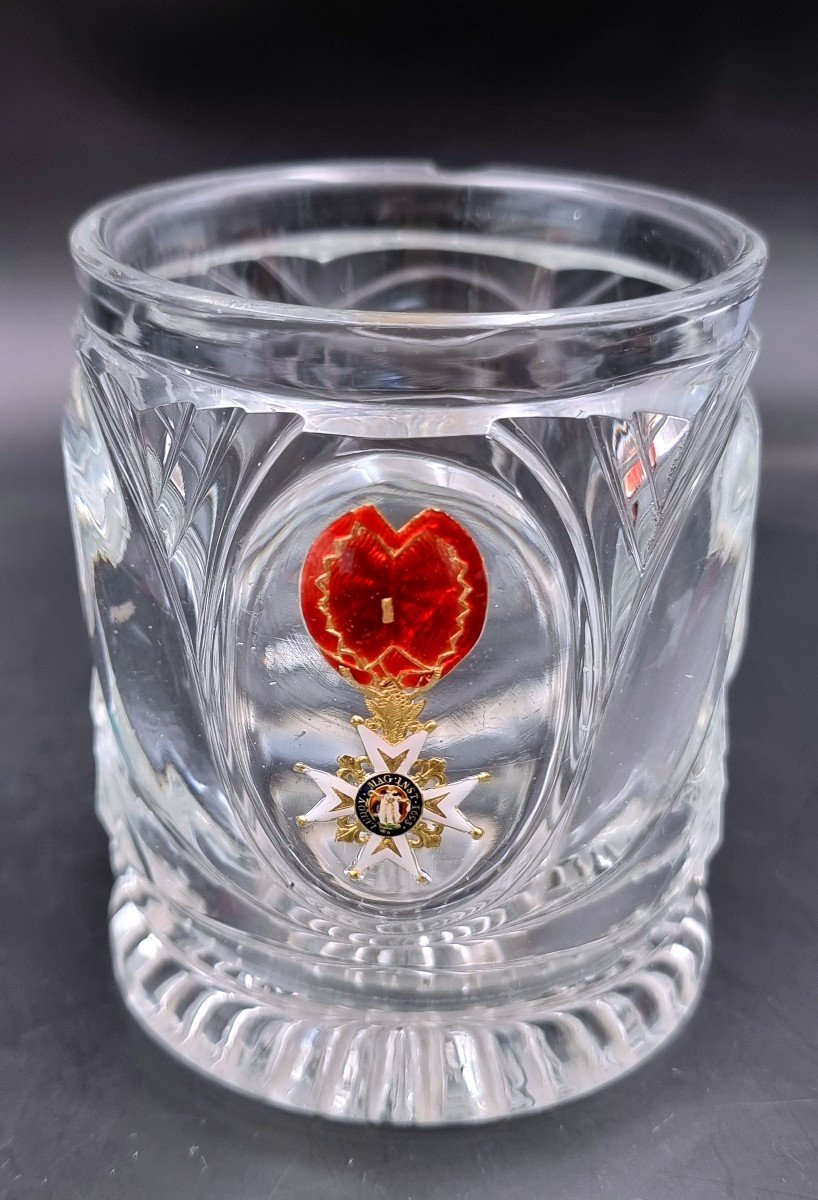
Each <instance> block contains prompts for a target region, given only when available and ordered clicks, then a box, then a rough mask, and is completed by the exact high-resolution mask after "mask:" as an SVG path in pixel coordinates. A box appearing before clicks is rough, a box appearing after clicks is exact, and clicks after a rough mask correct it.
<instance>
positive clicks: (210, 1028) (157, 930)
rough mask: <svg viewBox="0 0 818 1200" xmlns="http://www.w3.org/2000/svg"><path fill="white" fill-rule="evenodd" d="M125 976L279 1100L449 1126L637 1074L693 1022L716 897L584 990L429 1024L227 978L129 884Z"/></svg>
mask: <svg viewBox="0 0 818 1200" xmlns="http://www.w3.org/2000/svg"><path fill="white" fill-rule="evenodd" d="M111 941H112V947H113V958H114V967H115V971H116V976H117V979H118V982H119V985H120V988H121V989H122V993H123V996H124V997H125V1000H126V1003H127V1005H128V1008H129V1009H130V1011H131V1013H132V1014H133V1016H134V1017H136V1019H137V1020H138V1022H139V1023H140V1024H141V1025H142V1026H143V1027H144V1029H145V1030H146V1031H147V1032H148V1033H149V1034H150V1035H151V1036H152V1037H153V1038H155V1039H156V1040H157V1041H158V1042H159V1043H160V1044H161V1045H162V1046H163V1047H164V1048H165V1049H166V1050H168V1051H170V1052H171V1053H172V1054H173V1055H175V1056H176V1057H177V1058H179V1059H181V1060H182V1061H183V1062H184V1063H186V1064H187V1065H188V1066H190V1067H193V1068H195V1069H197V1070H199V1071H203V1072H204V1073H205V1074H207V1075H209V1076H210V1077H212V1078H215V1079H218V1080H219V1081H220V1082H221V1083H223V1084H226V1085H227V1086H228V1087H230V1088H233V1089H235V1090H236V1091H238V1092H242V1093H244V1094H246V1095H249V1096H252V1097H254V1098H255V1099H258V1100H262V1101H264V1102H267V1103H270V1104H276V1105H281V1106H283V1107H286V1108H290V1109H294V1110H297V1111H300V1112H305V1113H311V1114H319V1115H321V1116H325V1117H332V1118H335V1119H339V1120H348V1121H371V1122H385V1123H390V1124H395V1125H438V1124H451V1123H460V1122H469V1123H471V1122H480V1121H491V1120H496V1119H498V1118H501V1117H506V1116H513V1115H515V1114H523V1113H533V1112H537V1111H538V1110H541V1109H545V1108H549V1107H551V1106H552V1105H555V1104H559V1103H562V1102H564V1101H566V1100H571V1099H574V1098H576V1097H578V1096H582V1095H584V1094H586V1093H588V1092H592V1091H594V1090H595V1089H596V1088H599V1087H602V1086H603V1085H604V1084H607V1083H610V1082H611V1081H612V1080H614V1079H616V1078H617V1077H618V1076H620V1075H624V1074H626V1073H627V1072H629V1071H631V1070H633V1069H634V1068H635V1067H636V1066H638V1065H639V1064H640V1063H641V1062H643V1061H644V1060H645V1059H646V1058H648V1057H649V1056H650V1055H652V1054H654V1053H656V1051H657V1050H659V1049H660V1048H661V1047H662V1046H663V1045H664V1044H665V1043H666V1042H667V1041H668V1040H669V1039H670V1038H672V1037H673V1036H674V1034H675V1033H676V1032H677V1031H678V1030H679V1028H680V1027H681V1026H682V1025H683V1024H684V1022H685V1021H686V1020H687V1018H688V1017H689V1016H690V1014H691V1013H692V1011H693V1009H694V1008H695V1005H696V1002H697V1000H698V997H699V994H700V992H701V987H702V982H703V979H704V975H705V971H706V968H707V963H708V959H709V952H710V934H709V913H708V907H707V900H706V896H705V894H704V891H703V890H699V891H696V892H695V893H694V894H693V896H692V897H688V898H687V906H686V907H683V906H680V907H679V908H678V909H677V910H675V911H674V912H673V913H671V914H669V915H668V917H667V918H666V919H665V920H663V921H662V922H661V924H660V925H658V926H657V927H656V928H655V929H654V930H653V931H652V932H651V935H650V937H649V938H648V939H647V940H646V944H647V946H648V947H649V949H647V950H646V953H645V956H644V957H643V958H641V959H639V960H638V961H633V960H632V958H631V957H630V956H625V957H624V958H623V959H622V960H621V961H620V962H619V963H617V964H616V965H615V967H614V968H612V969H610V970H609V971H608V972H607V974H606V976H605V977H604V978H603V979H601V980H598V981H597V982H595V983H594V984H593V985H591V986H589V987H588V988H587V989H585V990H582V991H575V992H573V994H571V995H570V996H565V997H563V999H562V1001H561V999H560V997H559V996H558V995H550V996H543V997H542V998H540V999H535V1000H528V1001H526V1002H525V1003H523V1004H516V1003H514V1001H513V1000H509V1003H508V1004H507V1005H506V1006H502V1007H492V1008H486V1009H481V1008H478V1007H472V1008H464V1009H459V1010H457V1009H453V1010H451V1011H449V1012H447V1013H440V1012H434V1013H429V1014H428V1015H426V1014H423V1013H418V1012H410V1013H406V1014H403V1015H401V1014H399V1013H397V1012H395V1011H394V1010H389V1011H386V1012H383V1013H382V1014H379V1013H378V1012H377V1011H371V1010H370V1011H366V1010H362V1009H351V1008H350V1009H344V1008H342V1007H340V1006H339V1007H336V1008H335V1009H334V1010H329V1009H328V1008H327V1007H326V1005H311V1004H309V1003H305V1002H304V1001H303V999H300V998H295V997H291V996H287V995H286V993H285V992H282V993H281V994H276V993H275V991H273V990H270V991H269V992H268V993H267V994H266V995H265V996H264V997H263V998H262V997H261V996H260V995H259V994H258V993H255V994H254V993H253V992H252V991H251V990H245V989H244V988H241V987H240V986H238V985H237V983H236V981H228V980H226V979H225V978H224V977H223V976H221V977H220V971H219V964H218V962H214V963H213V965H212V966H210V967H208V966H207V965H206V961H205V960H206V959H207V958H210V959H213V958H215V957H216V956H215V955H214V953H213V951H214V944H213V943H211V944H210V945H208V946H206V945H204V944H199V945H193V944H191V935H190V931H189V930H188V929H185V928H184V925H183V923H181V922H177V921H175V919H174V917H173V915H172V914H171V913H170V911H169V910H168V909H167V908H165V907H163V905H162V903H161V901H159V900H158V899H157V898H156V896H155V895H154V894H152V893H151V891H150V890H149V889H148V888H147V887H146V886H145V885H144V883H143V882H142V881H140V880H139V879H137V878H135V877H128V876H126V877H124V878H123V879H121V880H120V881H119V883H118V884H117V886H116V888H115V890H114V895H113V899H112V918H111Z"/></svg>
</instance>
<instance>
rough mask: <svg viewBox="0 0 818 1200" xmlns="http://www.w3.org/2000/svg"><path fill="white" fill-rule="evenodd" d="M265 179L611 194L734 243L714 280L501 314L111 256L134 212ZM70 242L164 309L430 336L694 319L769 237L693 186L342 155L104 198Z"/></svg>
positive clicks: (87, 261)
mask: <svg viewBox="0 0 818 1200" xmlns="http://www.w3.org/2000/svg"><path fill="white" fill-rule="evenodd" d="M265 183H266V184H267V185H268V186H269V189H270V190H271V191H274V190H277V189H278V190H281V189H286V188H296V187H299V186H301V187H303V186H305V185H309V186H310V187H312V188H320V187H322V186H323V187H337V186H339V185H343V184H345V183H347V184H355V183H358V184H364V183H369V184H370V185H372V186H374V187H377V186H378V185H379V184H383V185H384V186H391V187H394V186H396V185H400V184H401V183H403V184H406V185H407V186H423V185H427V186H438V187H451V188H493V189H506V190H511V189H520V188H527V189H529V190H532V191H535V192H536V191H538V190H539V191H541V192H543V193H544V194H549V195H551V196H554V195H562V196H563V197H565V198H566V199H574V200H576V201H586V202H587V201H592V200H595V201H597V202H605V201H608V202H610V203H613V204H617V205H619V206H620V207H626V208H630V209H631V210H632V211H634V212H636V211H642V212H650V211H654V212H656V214H657V216H660V215H661V217H662V218H664V219H665V220H670V221H673V220H674V219H675V220H676V221H678V222H680V223H682V224H684V225H686V226H687V227H688V228H690V229H692V230H693V232H694V233H696V234H697V235H698V236H699V237H700V238H702V239H703V240H705V239H707V238H708V237H709V238H710V239H711V240H712V239H713V238H714V237H716V238H718V239H720V240H721V241H724V242H729V241H732V242H734V243H735V246H736V250H735V252H734V253H733V254H732V256H731V258H730V261H729V262H728V263H727V265H726V266H725V267H723V268H722V269H721V270H719V271H717V272H716V273H715V274H713V275H711V276H709V277H708V278H706V279H703V280H700V281H697V282H693V283H688V284H683V285H681V286H680V287H676V288H670V289H669V290H667V291H665V292H662V293H659V294H657V295H653V296H648V297H642V298H637V299H628V300H616V301H613V302H609V303H603V304H589V305H582V306H574V307H565V308H540V309H531V310H517V309H513V310H507V311H492V312H451V311H439V310H417V311H411V312H402V311H394V310H380V309H367V308H365V309H360V308H344V307H331V308H330V307H317V306H310V305H302V304H289V303H284V302H281V301H273V300H262V299H255V298H248V297H243V296H235V295H231V294H229V293H225V292H219V291H211V290H208V289H206V288H200V287H197V286H194V285H191V284H187V283H179V282H177V281H175V280H172V279H166V278H164V277H163V276H161V275H159V274H154V273H152V272H150V271H146V270H141V269H140V268H137V267H134V266H131V265H129V264H128V263H126V262H123V261H122V259H121V258H119V257H118V256H117V255H115V254H114V253H113V250H112V248H111V245H110V233H111V231H113V232H116V230H117V228H118V227H119V226H121V224H122V223H124V222H125V221H126V220H128V219H131V220H135V219H137V218H138V216H139V215H140V214H144V213H145V212H146V210H149V209H150V207H151V206H155V207H156V210H157V213H158V212H159V211H160V210H161V206H162V205H167V204H169V203H179V202H183V201H184V199H185V198H190V199H191V200H192V199H196V198H201V197H202V195H204V194H206V193H207V192H208V191H211V190H213V191H216V190H218V189H219V188H222V187H226V186H231V185H232V186H234V187H237V188H239V189H245V188H246V189H248V190H253V189H256V190H257V189H258V188H259V187H260V186H263V185H264V184H265ZM117 223H119V225H118V224H117ZM456 236H457V232H456V231H452V237H456ZM70 248H71V254H72V257H73V259H74V262H75V263H76V265H77V267H78V268H79V269H80V271H81V272H83V273H85V274H87V275H88V276H89V277H90V278H91V279H93V280H96V281H98V282H99V283H102V284H103V285H106V286H108V287H111V288H113V289H115V290H116V291H119V292H123V293H127V294H128V295H130V296H132V297H134V298H137V299H141V300H146V301H152V302H154V303H156V304H158V305H160V306H168V305H170V306H172V307H177V306H178V308H180V309H184V310H186V311H188V312H191V313H195V314H197V315H198V316H201V317H205V318H208V317H209V318H210V319H211V320H214V321H217V320H218V319H219V318H223V319H228V320H231V321H235V320H236V319H239V320H240V319H242V318H246V319H247V320H250V321H253V322H266V323H271V324H282V323H286V324H289V325H293V326H298V325H315V324H321V325H324V326H327V325H330V326H332V325H334V326H337V327H344V326H361V325H364V326H366V327H367V328H368V329H369V330H380V331H381V332H383V333H389V332H392V333H394V332H396V331H397V330H399V329H403V330H411V331H412V332H414V333H415V334H416V335H417V334H421V335H422V333H423V332H424V331H428V332H429V333H439V332H440V331H441V330H447V331H453V332H456V331H459V330H460V331H468V330H481V329H493V330H498V329H502V328H507V329H513V328H515V327H519V326H536V327H539V328H543V329H545V328H550V329H559V328H569V329H570V328H572V327H578V326H579V327H581V326H588V325H593V326H599V325H608V324H621V323H626V322H627V323H631V324H638V323H639V322H640V321H643V320H644V321H656V320H657V319H660V320H661V319H667V318H672V317H674V316H677V317H685V316H690V315H691V314H692V313H694V312H701V311H702V310H707V309H715V308H721V307H724V306H725V305H726V304H729V303H730V302H731V301H733V300H735V299H738V298H741V297H742V296H744V295H748V294H751V293H752V292H753V291H754V290H755V288H756V287H757V286H758V283H759V281H760V278H761V273H762V270H763V267H764V263H765V261H766V244H765V242H764V239H763V237H762V236H761V235H760V234H759V233H758V232H757V231H756V230H754V229H753V228H752V227H751V226H749V225H747V224H746V223H745V222H744V221H743V220H741V219H740V218H738V217H736V216H735V215H733V214H732V213H730V212H728V211H726V210H724V209H722V208H720V207H718V206H715V205H711V204H709V203H706V202H704V201H700V200H697V199H694V198H692V197H689V196H687V195H685V194H683V193H679V192H675V191H672V190H666V189H663V188H655V187H652V186H648V185H644V184H640V183H632V182H629V181H624V180H619V179H615V178H609V177H606V176H603V175H593V174H584V173H583V174H575V173H573V172H566V171H550V170H539V169H537V168H527V167H507V166H502V165H499V166H493V165H492V166H481V167H474V168H466V169H460V168H445V167H438V166H436V165H435V164H434V163H432V162H428V161H424V160H412V159H363V160H362V159H336V160H327V161H306V162H293V163H283V164H274V165H264V166H255V167H243V168H238V169H231V170H226V171H216V172H209V173H205V174H197V175H188V176H184V177H181V178H179V179H175V180H170V181H167V182H162V183H158V184H154V185H152V186H148V187H143V188H136V189H133V190H129V191H126V192H123V193H121V194H119V195H116V196H114V197H112V198H110V199H108V200H105V201H103V202H101V203H100V204H97V205H95V206H94V207H93V208H91V209H89V210H88V211H87V212H86V213H85V214H84V215H83V216H82V217H80V219H79V220H78V221H77V222H76V223H75V225H74V226H73V227H72V229H71V232H70Z"/></svg>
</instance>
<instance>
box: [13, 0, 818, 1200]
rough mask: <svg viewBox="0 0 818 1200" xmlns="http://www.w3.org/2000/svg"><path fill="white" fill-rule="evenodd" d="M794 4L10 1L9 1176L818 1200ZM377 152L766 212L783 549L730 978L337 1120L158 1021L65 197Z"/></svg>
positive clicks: (739, 745) (815, 479) (810, 160)
mask: <svg viewBox="0 0 818 1200" xmlns="http://www.w3.org/2000/svg"><path fill="white" fill-rule="evenodd" d="M768 7H769V11H767V12H766V14H762V15H757V14H756V15H753V14H752V13H750V12H749V11H744V12H742V11H741V9H740V7H739V6H735V5H731V4H727V3H723V4H719V3H710V4H704V3H701V4H700V3H685V2H679V0H668V2H666V3H663V4H657V3H655V0H654V3H652V4H647V3H635V2H630V3H622V4H619V5H617V6H609V5H604V4H600V3H587V2H583V0H575V2H574V3H573V4H561V3H553V4H551V5H540V6H539V7H538V8H537V9H536V10H535V9H528V8H526V7H524V6H517V5H515V4H510V5H505V6H503V5H501V6H498V11H497V12H495V13H493V14H492V13H485V12H483V11H481V10H479V9H478V8H476V7H475V8H472V7H470V6H466V5H461V4H460V3H450V4H449V5H448V6H447V5H445V4H436V5H434V4H424V3H419V4H413V5H400V6H393V10H389V9H387V10H386V11H384V9H383V6H376V5H374V3H370V2H369V0H358V2H357V3H346V2H345V0H335V2H334V3H333V4H329V5H326V6H323V5H319V4H314V3H309V2H302V3H294V2H293V3H289V4H288V3H275V0H266V2H265V3H262V0H195V2H194V0H176V2H174V0H162V2H161V3H160V0H129V2H128V3H126V2H125V0H121V2H119V3H116V2H115V0H108V2H107V3H105V4H103V3H102V2H101V0H94V2H93V3H90V2H86V3H84V4H76V3H73V2H72V3H69V2H68V0H65V3H52V4H47V3H45V2H43V0H29V2H28V3H17V2H16V0H6V3H5V5H4V7H3V10H2V17H0V21H1V22H2V32H3V35H4V37H3V43H4V49H3V51H2V56H3V57H2V59H1V60H0V111H2V113H3V123H2V126H0V148H2V160H3V176H4V184H5V193H6V196H5V199H6V203H4V205H3V207H2V211H1V212H0V233H2V239H3V270H2V278H1V279H0V296H1V299H0V342H2V360H1V361H2V371H0V393H2V395H0V422H1V423H2V424H1V426H0V428H2V441H1V442H0V489H1V490H2V503H1V504H0V522H2V535H0V558H1V559H2V562H0V568H1V570H0V630H1V631H2V633H1V634H0V695H2V715H3V721H2V736H1V739H0V754H2V763H0V779H1V780H2V787H3V793H4V795H3V806H2V817H3V824H2V851H3V853H2V859H0V864H2V865H0V871H2V887H1V888H0V1006H1V1007H0V1012H2V1024H1V1025H0V1030H1V1032H0V1047H1V1050H0V1053H1V1054H2V1076H0V1195H2V1196H3V1197H6V1196H8V1197H10V1198H12V1200H28V1198H29V1197H45V1198H49V1197H54V1198H59V1200H63V1198H66V1200H75V1198H76V1200H97V1198H103V1197H105V1198H112V1200H117V1198H122V1200H126V1198H128V1200H130V1198H142V1197H145V1198H148V1197H149V1198H151V1200H166V1198H168V1200H186V1198H188V1197H201V1198H202V1200H209V1198H213V1200H268V1198H272V1197H281V1198H284V1200H301V1198H302V1197H303V1198H304V1200H323V1197H328V1198H329V1197H331V1198H332V1200H346V1198H347V1197H349V1198H352V1197H355V1198H359V1200H370V1198H373V1200H374V1198H387V1200H392V1198H394V1200H427V1198H437V1197H442V1198H449V1197H450V1198H451V1200H460V1198H463V1200H465V1198H467V1197H469V1198H471V1197H474V1198H477V1197H481V1198H482V1197H485V1198H487V1200H494V1198H495V1197H497V1198H502V1200H539V1198H543V1200H551V1198H552V1197H553V1198H554V1200H557V1198H559V1200H592V1198H594V1197H600V1198H602V1200H665V1198H667V1200H717V1198H719V1200H721V1198H730V1200H771V1198H773V1197H775V1198H778V1197H811V1198H812V1197H818V1050H817V1049H816V1040H818V1032H817V1030H816V1016H815V1014H816V998H817V997H818V955H817V954H816V926H818V805H816V803H815V801H816V776H817V774H818V770H817V769H818V751H816V717H817V716H818V683H816V651H817V650H818V645H817V644H816V643H818V629H817V627H816V620H815V612H816V601H815V597H816V594H818V553H817V552H818V418H817V417H816V413H815V408H814V393H815V380H816V378H818V327H817V325H818V322H816V311H817V310H818V302H817V298H818V215H816V214H818V203H817V202H818V136H817V135H818V129H816V116H818V93H817V92H816V87H815V82H814V75H815V69H814V61H815V27H814V23H813V24H811V25H810V24H808V23H807V22H806V21H805V20H804V19H803V18H802V17H801V15H800V11H799V10H798V9H797V8H795V7H794V6H792V5H788V4H786V3H785V4H779V5H776V6H768ZM744 8H745V10H747V9H748V6H744ZM348 155H411V156H421V157H431V158H435V159H437V160H438V161H441V162H443V163H446V164H477V163H482V162H489V161H504V162H520V163H532V164H542V165H548V166H556V167H564V168H576V169H581V170H586V171H596V172H608V173H612V174H617V175H620V176H627V177H632V178H637V179H643V180H647V181H650V182H654V183H657V184H663V185H668V186H674V187H678V188H682V189H684V190H687V191H690V192H695V193H698V194H700V195H703V196H706V197H709V198H710V199H712V200H715V201H716V202H719V203H721V204H724V205H727V206H729V207H731V208H733V209H735V210H737V211H739V212H740V213H742V214H743V215H744V216H745V217H747V218H748V219H749V220H751V221H752V222H754V223H755V224H756V225H758V226H759V227H760V228H761V229H762V230H763V231H764V232H765V233H766V234H767V236H768V239H769V242H770V248H771V256H772V257H771V265H770V270H769V274H768V277H767V281H766V284H765V287H764V290H763V293H762V298H761V301H760V304H759V309H758V321H757V324H758V326H759V327H760V331H761V334H762V343H763V345H762V356H761V359H760V362H759V365H758V367H757V369H756V372H755V376H754V384H755V389H756V393H757V396H758V399H759V403H760V406H761V411H762V416H763V421H764V427H765V434H766V445H765V458H764V470H763V487H762V502H761V515H760V523H759V538H758V556H757V571H756V578H755V588H754V594H753V608H752V625H751V630H750V638H749V642H748V648H747V652H746V655H745V659H744V664H743V666H742V668H741V672H740V674H739V676H738V679H737V680H736V683H735V685H734V687H733V691H732V695H731V736H732V741H731V753H730V763H729V767H730V791H729V796H728V802H727V818H726V819H727V826H726V839H725V844H724V847H723V849H722V851H721V852H720V854H719V855H718V857H717V858H716V860H715V863H714V867H713V873H712V882H711V889H710V894H711V899H712V903H713V908H714V912H715V962H714V966H713V969H712V973H711V978H710V981H709V984H708V987H707V991H706V993H705V997H704V1000H703V1002H702V1005H701V1008H700V1009H699V1011H698V1013H697V1015H696V1016H695V1017H694V1019H693V1022H692V1023H691V1025H690V1026H689V1028H688V1029H687V1030H686V1031H685V1032H684V1033H683V1034H682V1036H681V1037H680V1038H679V1039H678V1041H677V1042H675V1043H674V1044H673V1045H672V1046H671V1047H670V1048H669V1049H668V1050H667V1051H666V1052H665V1053H664V1054H663V1055H662V1056H660V1057H659V1058H658V1059H656V1060H655V1061H654V1062H653V1063H651V1064H649V1065H648V1066H646V1067H645V1068H644V1069H642V1070H641V1071H640V1072H639V1073H638V1074H637V1075H635V1076H633V1077H632V1078H630V1079H627V1080H624V1081H622V1082H621V1083H620V1084H618V1085H617V1086H615V1087H613V1088H611V1089H609V1090H608V1091H607V1092H604V1093H602V1094H600V1095H598V1096H596V1097H592V1098H590V1099H587V1100H584V1101H580V1102H578V1103H575V1104H573V1105H570V1106H568V1107H565V1108H563V1109H561V1110H558V1111H556V1112H554V1113H551V1114H545V1115H542V1116H539V1117H532V1118H527V1119H524V1120H519V1121H516V1122H511V1123H507V1124H505V1125H501V1126H494V1127H487V1128H475V1129H467V1130H451V1131H438V1132H429V1131H427V1132H412V1131H383V1130H375V1129H361V1128H352V1127H343V1126H333V1125H330V1124H328V1123H325V1122H322V1121H317V1120H307V1119H304V1118H298V1117H294V1116H290V1115H287V1114H282V1113H277V1112H272V1111H267V1110H265V1109H264V1108H262V1107H261V1106H258V1105H256V1104H253V1103H251V1102H249V1101H242V1100H238V1099H236V1098H233V1097H231V1096H229V1095H226V1094H223V1093H221V1092H220V1091H219V1090H218V1089H216V1088H214V1087H212V1086H210V1085H209V1084H207V1083H205V1082H203V1081H202V1080H200V1079H198V1078H196V1077H194V1076H192V1075H190V1074H189V1073H188V1072H186V1071H185V1070H184V1069H182V1068H180V1067H177V1066H176V1065H175V1064H173V1063H172V1062H169V1061H168V1060H166V1059H165V1057H164V1056H163V1055H162V1054H161V1053H160V1052H159V1051H157V1050H155V1049H154V1048H153V1047H152V1046H151V1045H149V1044H148V1043H147V1042H146V1041H145V1039H144V1038H143V1037H142V1036H141V1035H140V1034H139V1033H138V1032H137V1031H136V1030H135V1029H134V1027H133V1026H132V1024H131V1022H130V1021H129V1020H128V1018H127V1017H126V1015H125V1014H124V1012H123V1010H122V1008H121V1006H120V1003H119V1001H118V998H117V995H116V992H115V989H114V986H113V983H112V980H111V976H110V971H109V966H108V955H107V946H106V922H105V905H106V899H107V893H108V889H109V885H110V878H109V873H108V867H107V861H106V846H105V839H104V837H103V834H102V831H101V830H100V828H99V827H98V825H97V823H96V821H95V818H94V815H93V812H92V807H91V804H92V799H91V798H92V759H91V751H90V728H89V721H88V717H87V715H86V699H87V685H88V658H87V652H86V649H85V643H84V630H83V628H82V624H81V621H80V617H79V609H78V604H77V601H76V596H75V586H74V579H73V564H72V560H71V548H70V544H69V535H68V527H67V519H66V514H65V505H64V499H63V492H62V480H61V476H60V464H59V453H58V445H57V433H58V420H59V409H60V406H61V404H62V401H63V397H64V394H65V380H66V376H67V373H68V369H69V364H70V346H69V341H68V327H69V324H70V320H71V313H72V309H73V305H74V294H73V283H72V278H71V271H70V264H69V262H68V259H67V256H66V253H65V250H64V237H65V230H66V226H67V224H68V222H69V221H70V220H71V219H72V218H73V217H74V216H76V215H77V214H78V213H79V211H80V210H81V209H82V208H83V207H84V206H86V205H87V204H89V203H91V202H93V201H94V200H96V199H99V198H100V197H102V196H104V195H107V194H109V193H111V192H113V191H116V190H120V189H122V188H124V187H129V186H132V185H136V184H140V183H146V182H149V181H152V180H155V179H160V178H162V177H165V176H169V175H174V174H180V173H183V172H187V171H192V170H199V169H212V168H215V167H218V166H224V165H230V164H239V163H246V162H260V161H273V160H281V159H293V158H298V159H303V158H310V157H320V156H335V157H343V156H348Z"/></svg>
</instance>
